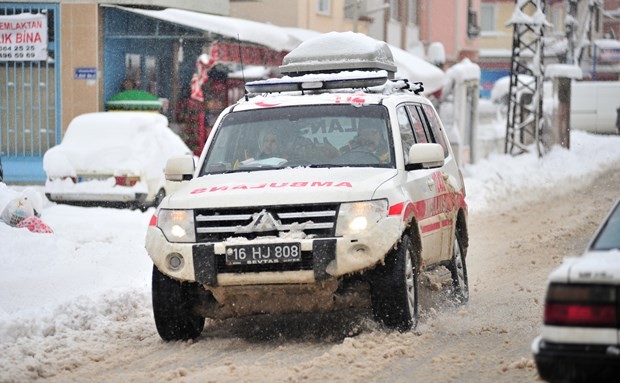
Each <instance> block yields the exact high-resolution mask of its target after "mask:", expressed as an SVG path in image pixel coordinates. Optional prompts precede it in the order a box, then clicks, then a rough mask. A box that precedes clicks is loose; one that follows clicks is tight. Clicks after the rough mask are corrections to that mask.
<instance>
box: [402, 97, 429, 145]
mask: <svg viewBox="0 0 620 383" xmlns="http://www.w3.org/2000/svg"><path fill="white" fill-rule="evenodd" d="M417 108H418V107H417V106H414V105H408V106H407V109H408V110H409V116H410V117H411V122H412V124H413V133H414V134H415V142H417V143H427V142H429V136H428V135H427V132H425V131H424V125H422V122H421V120H420V115H419V114H418V112H417Z"/></svg>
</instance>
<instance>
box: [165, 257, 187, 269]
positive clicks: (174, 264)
mask: <svg viewBox="0 0 620 383" xmlns="http://www.w3.org/2000/svg"><path fill="white" fill-rule="evenodd" d="M166 262H167V263H168V268H169V269H170V270H172V271H177V270H180V269H182V268H183V264H184V263H185V261H184V260H183V256H182V255H181V254H179V253H170V254H168V257H167V259H166Z"/></svg>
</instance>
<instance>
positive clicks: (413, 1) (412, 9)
mask: <svg viewBox="0 0 620 383" xmlns="http://www.w3.org/2000/svg"><path fill="white" fill-rule="evenodd" d="M407 13H408V17H407V18H408V22H409V24H411V25H417V23H418V20H417V19H418V0H409V4H408V8H407Z"/></svg>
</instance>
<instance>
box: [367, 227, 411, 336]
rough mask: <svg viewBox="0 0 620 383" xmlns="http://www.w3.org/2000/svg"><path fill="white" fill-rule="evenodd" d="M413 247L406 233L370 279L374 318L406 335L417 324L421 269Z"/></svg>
mask: <svg viewBox="0 0 620 383" xmlns="http://www.w3.org/2000/svg"><path fill="white" fill-rule="evenodd" d="M414 254H415V251H414V245H413V242H412V241H411V239H410V238H409V236H408V235H407V234H405V235H403V237H402V239H401V241H400V243H399V244H398V247H397V248H396V249H394V250H393V251H391V252H390V253H389V254H388V255H387V256H386V257H385V263H384V265H378V266H377V267H376V268H375V269H374V271H373V275H372V278H371V304H372V311H373V315H374V317H375V319H376V320H377V321H379V322H382V323H383V324H384V325H385V326H386V327H389V328H393V329H396V330H398V331H401V332H404V331H408V330H410V329H412V328H415V327H416V326H417V324H418V288H419V274H420V273H419V270H418V262H417V258H416V257H415V256H414Z"/></svg>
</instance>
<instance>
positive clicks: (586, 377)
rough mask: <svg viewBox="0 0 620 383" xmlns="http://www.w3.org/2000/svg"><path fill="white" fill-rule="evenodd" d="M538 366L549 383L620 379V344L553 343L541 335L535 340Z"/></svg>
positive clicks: (540, 372)
mask: <svg viewBox="0 0 620 383" xmlns="http://www.w3.org/2000/svg"><path fill="white" fill-rule="evenodd" d="M532 350H533V352H534V360H535V361H536V368H537V369H538V374H539V375H540V377H541V378H543V379H544V380H546V381H549V382H564V381H570V382H620V346H619V345H617V344H613V345H600V344H575V343H552V342H547V341H545V340H543V339H542V338H541V337H538V338H536V339H535V340H534V342H533V343H532Z"/></svg>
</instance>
